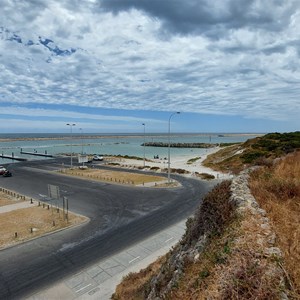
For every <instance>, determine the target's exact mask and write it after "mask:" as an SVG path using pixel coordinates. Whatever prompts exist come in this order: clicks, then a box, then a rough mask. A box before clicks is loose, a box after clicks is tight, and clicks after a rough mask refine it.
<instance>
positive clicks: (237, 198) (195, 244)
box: [146, 170, 287, 300]
mask: <svg viewBox="0 0 300 300" xmlns="http://www.w3.org/2000/svg"><path fill="white" fill-rule="evenodd" d="M248 172H249V170H247V171H244V172H242V173H241V174H240V175H239V176H237V177H235V178H234V179H233V180H232V181H231V183H230V192H229V193H228V195H230V196H228V199H229V200H227V202H228V205H229V206H228V205H227V208H228V207H230V209H229V210H233V213H234V215H235V216H237V217H236V218H237V219H238V220H239V221H238V222H237V223H238V225H234V229H233V231H236V227H238V229H237V231H238V232H242V233H241V234H240V235H239V236H237V237H235V238H234V243H233V245H232V249H231V250H230V251H231V255H228V257H226V259H225V260H226V263H224V264H220V265H218V266H217V269H218V270H217V272H216V274H217V276H215V278H214V279H213V282H214V283H213V284H211V285H213V286H214V290H215V291H217V292H216V293H217V294H215V295H214V296H213V298H214V299H225V298H226V299H231V296H232V295H231V294H230V293H231V290H234V289H233V288H232V286H231V285H230V284H229V282H235V281H236V278H235V277H236V276H239V274H241V272H242V271H243V270H244V269H247V267H248V265H250V266H252V264H253V266H254V267H253V269H254V270H259V272H258V271H257V272H258V273H257V275H256V277H259V276H261V278H263V279H264V280H267V281H268V282H276V283H277V285H279V286H280V288H278V290H279V292H278V294H279V296H278V297H276V299H287V296H286V293H285V292H284V291H285V286H284V271H283V270H282V268H281V267H280V265H279V264H277V263H276V262H278V261H280V260H281V251H280V249H279V248H277V247H275V241H276V236H275V233H274V232H273V230H272V228H271V226H270V223H269V219H268V218H267V215H266V211H265V210H263V209H261V208H260V207H259V205H258V203H257V201H256V200H255V198H254V197H253V195H252V194H251V191H250V189H249V187H248V178H249V175H248ZM219 203H222V201H220V202H219ZM202 206H204V208H203V207H202V211H200V213H201V214H202V215H203V214H205V213H206V211H207V210H210V212H209V214H207V215H206V216H205V218H206V219H207V216H208V217H209V218H210V220H203V218H204V217H202V220H201V217H200V218H199V220H200V222H199V221H197V222H198V224H195V219H197V218H196V215H195V217H194V220H191V222H190V223H193V222H194V224H192V225H189V224H188V222H187V232H186V234H185V235H186V236H187V235H190V236H192V239H191V238H190V239H189V240H187V239H186V238H185V237H183V239H182V241H181V242H180V243H179V244H178V245H177V246H176V247H175V248H174V249H173V250H172V251H171V252H170V253H169V254H168V259H167V261H166V263H165V264H164V265H163V266H162V267H161V269H160V271H159V273H158V274H157V275H156V276H154V277H153V278H152V279H151V282H150V288H149V290H148V293H147V298H146V299H148V300H157V299H169V297H170V295H171V297H172V295H173V297H174V299H178V294H176V293H177V292H176V288H175V289H174V287H178V286H179V285H180V284H179V283H180V280H181V279H182V277H184V274H185V273H187V272H188V270H189V269H190V268H191V266H193V265H194V264H197V262H198V261H199V260H201V257H203V253H205V251H207V245H208V244H209V243H210V242H211V236H212V235H214V236H215V233H213V234H212V231H214V230H215V229H216V228H217V227H213V226H212V227H207V228H204V227H205V226H206V225H205V224H206V222H211V223H212V224H217V223H218V222H219V223H220V224H221V223H222V222H223V223H226V220H225V219H224V220H221V221H220V216H222V215H221V213H220V212H216V210H215V208H213V209H212V208H211V207H209V204H208V205H207V204H206V203H205V202H204V204H203V205H202ZM205 206H206V207H205ZM227 208H226V207H224V208H221V209H220V210H224V209H225V210H226V209H227ZM214 215H215V216H214ZM214 218H215V219H214ZM197 226H198V227H201V228H200V229H199V228H197V229H196V231H195V228H196V227H197ZM230 226H232V225H225V226H224V228H223V229H222V230H223V232H224V231H228V229H229V228H230ZM203 228H204V229H203ZM219 234H220V233H219ZM221 235H222V233H221V234H220V236H221ZM213 239H214V238H213ZM187 241H188V242H187ZM246 259H248V260H247V261H246V263H245V260H246ZM241 264H242V266H241ZM241 270H242V271H241ZM208 273H209V272H208ZM211 273H213V272H211ZM266 278H267V279H266ZM255 279H256V278H255ZM230 280H231V281H230ZM257 280H258V281H259V280H260V278H258V279H257ZM247 282H248V281H247ZM247 284H248V283H247ZM251 284H252V283H251V282H249V286H250V285H251ZM253 285H254V287H253V289H254V290H255V289H256V287H255V284H253ZM228 291H229V292H228ZM205 292H207V291H206V290H205V291H203V294H202V292H201V296H203V297H204V298H205V299H209V298H211V294H207V295H204V294H205ZM172 293H173V294H172ZM174 293H175V294H174ZM228 293H229V294H228ZM207 297H208V298H207ZM224 297H225V298H224ZM204 298H203V299H204ZM241 299H244V298H241ZM272 299H274V298H272Z"/></svg>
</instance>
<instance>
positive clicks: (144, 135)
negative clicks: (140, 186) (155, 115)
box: [142, 123, 146, 168]
mask: <svg viewBox="0 0 300 300" xmlns="http://www.w3.org/2000/svg"><path fill="white" fill-rule="evenodd" d="M142 125H143V126H144V168H145V160H146V156H145V153H146V152H145V142H146V138H145V132H146V124H145V123H143V124H142Z"/></svg>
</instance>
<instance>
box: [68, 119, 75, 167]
mask: <svg viewBox="0 0 300 300" xmlns="http://www.w3.org/2000/svg"><path fill="white" fill-rule="evenodd" d="M66 125H67V126H70V128H71V169H72V168H73V150H72V128H73V126H75V125H76V124H72V123H67V124H66Z"/></svg>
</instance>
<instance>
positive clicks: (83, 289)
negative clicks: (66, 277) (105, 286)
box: [76, 283, 92, 293]
mask: <svg viewBox="0 0 300 300" xmlns="http://www.w3.org/2000/svg"><path fill="white" fill-rule="evenodd" d="M91 285H92V284H91V283H90V284H88V285H86V286H84V287H82V288H81V289H79V290H77V291H76V293H79V292H80V291H82V290H84V289H86V288H87V287H89V286H91Z"/></svg>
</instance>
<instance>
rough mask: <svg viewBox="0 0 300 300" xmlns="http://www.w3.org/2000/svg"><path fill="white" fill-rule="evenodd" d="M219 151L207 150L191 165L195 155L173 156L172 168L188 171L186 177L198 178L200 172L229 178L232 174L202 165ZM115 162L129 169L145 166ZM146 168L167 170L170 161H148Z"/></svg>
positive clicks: (130, 161) (214, 149)
mask: <svg viewBox="0 0 300 300" xmlns="http://www.w3.org/2000/svg"><path fill="white" fill-rule="evenodd" d="M219 150H220V147H214V148H210V149H207V150H206V152H205V154H202V155H201V157H200V158H199V159H197V160H196V161H195V162H193V163H189V164H188V161H189V160H190V159H194V158H195V157H196V155H195V154H190V155H184V156H175V155H174V156H173V155H172V156H171V160H170V161H171V165H170V167H171V168H174V169H183V170H186V171H188V172H189V173H188V174H185V175H184V176H187V177H196V175H195V172H198V173H207V174H211V175H214V176H215V178H220V179H225V178H229V177H230V174H225V173H222V172H217V171H214V170H212V169H210V168H207V167H205V166H203V165H202V162H203V161H204V160H205V159H206V157H207V156H208V155H209V154H212V153H215V152H217V151H219ZM115 162H117V163H118V164H120V166H122V167H125V168H129V169H134V168H139V167H142V166H143V165H144V161H143V160H137V159H126V158H117V159H116V160H115ZM145 166H149V167H150V168H151V167H158V168H160V169H165V168H167V167H168V161H167V160H166V159H151V161H147V160H146V162H145Z"/></svg>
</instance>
